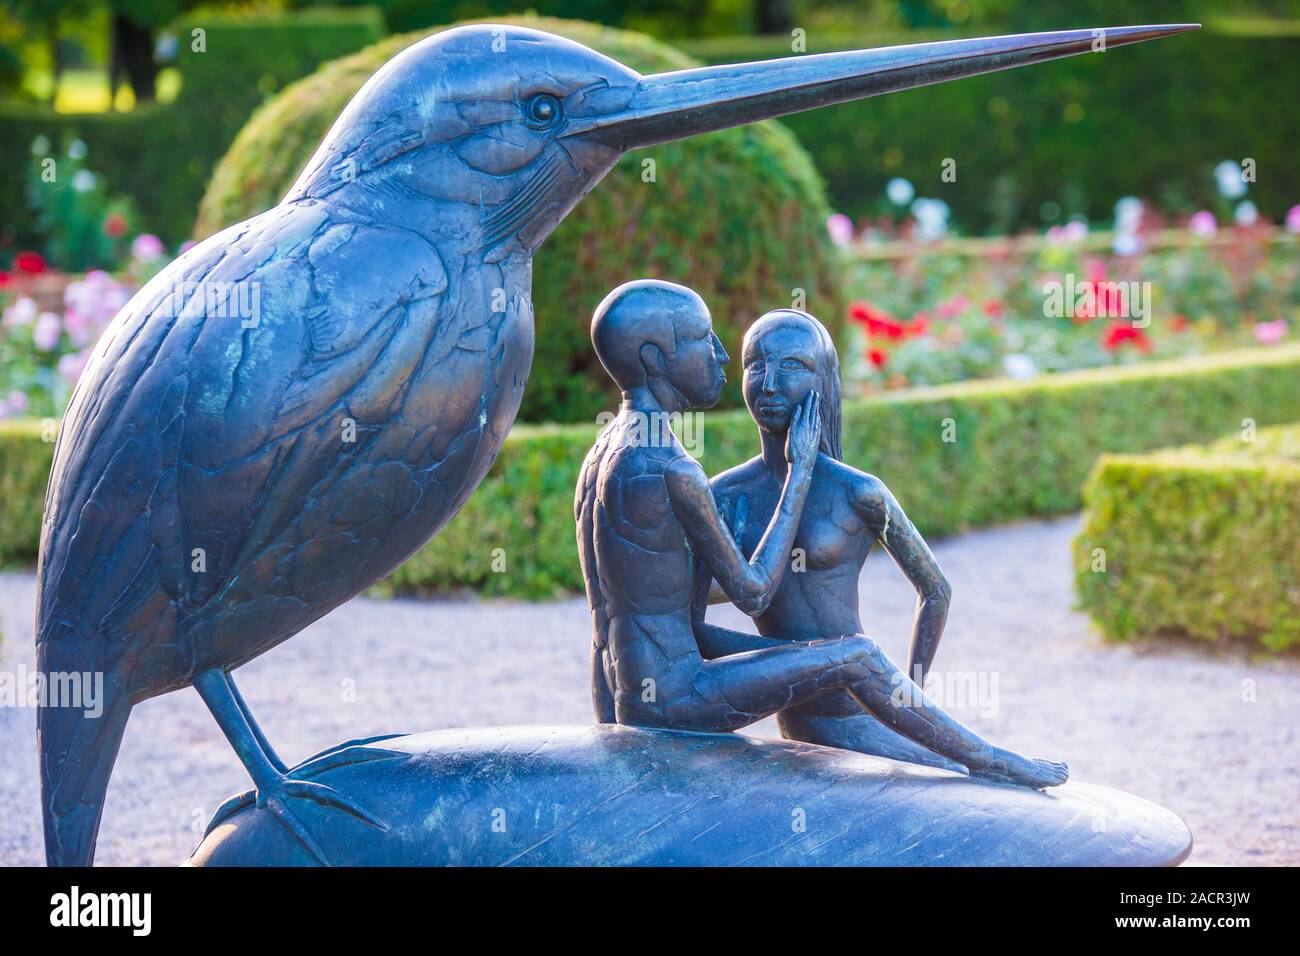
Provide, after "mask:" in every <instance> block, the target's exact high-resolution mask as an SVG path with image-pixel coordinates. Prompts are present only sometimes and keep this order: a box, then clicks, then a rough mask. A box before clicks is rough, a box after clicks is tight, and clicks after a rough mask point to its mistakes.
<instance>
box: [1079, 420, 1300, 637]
mask: <svg viewBox="0 0 1300 956" xmlns="http://www.w3.org/2000/svg"><path fill="white" fill-rule="evenodd" d="M1296 407H1297V406H1295V405H1293V406H1292V411H1293V412H1294V410H1295V408H1296ZM1084 499H1085V502H1086V504H1087V518H1086V521H1085V524H1084V526H1083V530H1082V531H1081V532H1080V534H1079V537H1078V538H1077V539H1076V541H1075V545H1074V551H1075V569H1076V582H1077V586H1078V591H1079V598H1080V603H1081V605H1082V607H1083V608H1084V609H1085V610H1087V612H1088V613H1089V614H1090V615H1091V616H1092V618H1093V620H1094V621H1095V622H1096V623H1097V626H1098V627H1099V628H1100V629H1101V631H1102V633H1103V634H1105V635H1106V637H1107V638H1110V639H1111V640H1117V641H1122V640H1127V639H1130V638H1134V637H1145V636H1150V635H1156V634H1162V633H1166V632H1169V633H1177V634H1183V635H1187V636H1190V637H1194V638H1200V639H1203V640H1216V639H1222V638H1245V639H1251V640H1257V641H1258V642H1259V643H1260V644H1262V645H1263V646H1264V647H1265V648H1267V649H1269V650H1272V651H1280V650H1284V649H1285V648H1287V647H1292V646H1296V645H1300V548H1298V547H1297V546H1296V539H1295V534H1296V528H1297V527H1300V425H1291V426H1283V427H1278V428H1268V429H1262V430H1261V431H1260V432H1259V433H1258V435H1257V440H1256V441H1253V442H1246V441H1242V439H1241V437H1239V436H1233V437H1231V438H1227V439H1224V440H1222V441H1219V442H1215V443H1214V444H1212V445H1209V446H1207V447H1197V446H1191V447H1188V448H1181V449H1175V450H1172V451H1165V452H1159V453H1156V454H1153V455H1129V456H1111V455H1107V456H1105V457H1103V458H1102V459H1101V460H1100V461H1098V463H1097V466H1096V469H1095V471H1094V472H1093V474H1092V477H1091V479H1090V480H1089V482H1088V485H1087V487H1086V489H1085V491H1084ZM1101 555H1104V559H1105V560H1104V565H1102V564H1099V562H1098V556H1101Z"/></svg>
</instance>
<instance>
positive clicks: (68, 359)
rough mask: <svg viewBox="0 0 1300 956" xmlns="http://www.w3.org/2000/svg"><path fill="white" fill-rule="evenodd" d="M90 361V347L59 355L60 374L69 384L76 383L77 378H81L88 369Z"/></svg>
mask: <svg viewBox="0 0 1300 956" xmlns="http://www.w3.org/2000/svg"><path fill="white" fill-rule="evenodd" d="M88 361H90V349H82V350H81V351H80V352H69V353H68V354H67V355H62V356H60V357H59V374H60V375H62V376H63V378H64V380H65V381H66V382H67V383H68V384H69V385H76V384H77V379H79V378H81V373H82V372H84V371H85V370H86V363H87V362H88Z"/></svg>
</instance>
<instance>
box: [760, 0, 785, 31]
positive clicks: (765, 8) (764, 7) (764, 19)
mask: <svg viewBox="0 0 1300 956" xmlns="http://www.w3.org/2000/svg"><path fill="white" fill-rule="evenodd" d="M754 21H755V26H757V27H758V32H759V33H762V34H765V35H771V34H776V33H789V32H790V31H791V30H793V29H794V15H793V13H792V12H791V10H790V0H754Z"/></svg>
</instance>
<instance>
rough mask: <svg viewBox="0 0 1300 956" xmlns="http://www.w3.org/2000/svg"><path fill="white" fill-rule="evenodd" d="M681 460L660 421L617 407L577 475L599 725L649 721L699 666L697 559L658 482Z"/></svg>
mask: <svg viewBox="0 0 1300 956" xmlns="http://www.w3.org/2000/svg"><path fill="white" fill-rule="evenodd" d="M652 419H653V420H652ZM685 456H686V452H685V450H684V449H683V448H682V447H681V445H680V444H679V443H678V441H677V438H676V436H674V435H673V433H672V431H671V429H670V428H669V427H668V425H667V422H666V421H662V420H658V418H657V416H647V415H646V414H645V413H642V412H639V411H637V410H635V409H631V408H628V407H626V406H625V407H624V408H623V409H622V410H621V411H620V412H619V415H618V417H617V418H616V419H615V420H614V421H613V422H612V423H611V424H610V425H609V427H608V428H607V429H606V431H605V432H604V434H602V435H601V437H600V440H599V441H598V442H597V443H596V445H595V446H594V447H593V448H592V450H591V452H590V453H589V454H588V455H587V459H586V461H585V462H584V463H583V466H582V477H581V479H580V481H579V483H578V495H577V500H576V502H575V515H576V517H577V521H578V536H579V537H578V553H579V559H580V560H581V562H582V569H583V576H584V578H585V579H586V582H587V596H588V599H589V600H590V601H591V603H592V610H593V615H594V619H593V626H594V628H595V635H594V638H595V644H594V647H593V670H592V678H593V684H594V686H593V698H594V700H595V702H596V708H597V715H598V716H599V717H600V718H601V719H602V720H614V719H615V715H616V713H622V714H630V713H642V712H644V711H646V710H649V711H651V712H654V714H646V715H644V716H654V715H657V714H658V712H659V711H660V710H661V708H660V707H659V706H657V705H658V704H659V703H660V701H661V700H662V699H664V696H663V695H666V699H669V700H671V699H673V698H675V697H676V696H677V692H683V691H686V690H687V689H688V688H689V684H690V675H691V674H693V673H694V671H695V670H696V669H698V667H699V664H700V661H701V659H700V655H699V649H698V647H697V646H696V643H695V637H694V633H693V630H692V627H691V613H690V605H691V592H692V589H693V587H694V584H695V577H696V568H695V558H694V556H693V554H692V553H691V550H690V548H689V546H688V544H687V541H686V536H685V534H684V532H683V531H682V527H681V524H680V523H679V522H678V520H677V517H676V515H675V514H674V513H673V509H672V504H671V502H670V500H669V497H668V487H667V484H666V482H665V472H666V470H667V469H668V468H670V467H671V466H672V464H673V463H674V462H675V461H677V460H679V459H681V458H683V457H685ZM597 605H599V607H597ZM638 677H639V680H638ZM661 685H662V686H661ZM679 685H680V686H679ZM602 690H603V691H604V692H605V694H607V695H608V697H607V698H605V699H603V700H602V698H603V697H605V695H603V694H602V693H601V691H602ZM616 702H617V704H618V706H617V707H615V703H616Z"/></svg>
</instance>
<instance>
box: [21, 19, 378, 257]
mask: <svg viewBox="0 0 1300 956" xmlns="http://www.w3.org/2000/svg"><path fill="white" fill-rule="evenodd" d="M195 28H202V29H203V30H204V31H205V33H204V37H203V40H204V44H205V49H204V51H203V52H195V51H194V50H193V49H192V35H191V31H192V30H194V29H195ZM174 29H175V31H176V32H177V34H178V36H179V39H180V44H179V45H180V52H179V55H178V62H177V66H178V67H179V69H180V71H181V75H182V84H181V92H180V94H179V96H178V97H177V98H176V101H175V102H174V103H167V104H155V105H151V106H142V107H139V108H137V109H134V110H132V111H131V112H129V113H87V114H65V113H55V112H54V111H53V110H50V109H48V108H47V107H44V106H38V105H35V104H17V103H3V104H0V167H2V168H4V169H7V170H9V171H10V173H11V175H12V176H13V177H15V179H16V181H19V182H21V179H22V171H23V170H26V169H28V167H29V166H30V165H31V163H32V161H33V158H32V155H31V145H32V142H33V141H34V140H35V139H36V138H37V137H38V136H43V137H45V139H46V140H47V141H48V142H49V143H51V144H52V146H53V148H55V149H58V148H60V146H61V145H62V144H64V143H65V141H66V140H67V139H69V138H70V137H76V138H79V139H81V140H82V141H83V142H85V143H86V145H87V156H86V166H87V167H88V168H89V169H91V170H93V171H94V172H95V173H96V174H97V175H99V176H100V177H102V178H103V180H104V182H105V184H106V186H107V188H108V189H109V191H110V192H113V193H120V194H122V195H125V196H128V197H130V198H131V200H132V201H133V203H134V205H135V207H136V209H137V210H138V211H139V213H140V217H141V226H142V228H143V229H144V230H145V231H148V232H153V233H156V234H158V235H160V236H162V237H163V238H164V239H166V240H167V241H168V242H179V241H180V240H182V239H184V238H186V236H188V235H189V233H190V230H191V227H192V226H193V222H194V218H193V217H194V210H195V209H197V208H198V203H199V200H200V198H201V197H202V196H203V188H204V184H205V183H206V182H207V180H208V176H209V175H210V173H211V172H212V167H213V165H214V164H215V163H216V161H217V160H218V159H219V158H220V157H221V154H222V153H223V152H225V150H226V148H227V147H228V146H229V145H230V142H231V140H233V139H234V137H235V134H236V133H237V132H238V131H239V128H240V127H241V126H242V125H243V124H244V122H245V121H246V120H247V119H248V117H249V115H250V114H251V113H252V112H253V110H254V109H255V108H256V107H257V105H258V104H259V103H261V102H262V101H263V100H265V99H266V98H267V97H268V96H270V95H272V94H273V93H275V92H276V91H278V90H280V89H282V88H283V87H284V86H285V85H286V84H288V83H290V82H292V81H293V80H296V79H298V78H299V77H301V76H305V75H306V74H308V73H310V72H311V71H312V70H314V69H315V68H316V67H317V66H319V65H320V64H321V63H324V62H326V61H328V60H332V59H334V58H335V57H339V56H342V55H344V54H346V53H351V52H352V51H353V50H357V49H360V48H361V47H363V46H365V45H367V44H369V43H373V42H374V41H375V40H377V39H379V38H380V37H381V36H383V34H384V27H383V18H382V16H381V15H380V14H379V12H378V11H376V10H373V9H369V8H363V9H351V10H311V11H303V12H300V13H295V14H273V15H259V16H255V17H239V16H235V15H233V14H189V15H187V17H186V19H184V20H182V21H180V22H178V23H177V24H176V25H175V27H174ZM50 188H69V185H68V182H67V181H66V177H61V178H60V180H57V181H56V182H55V183H54V184H53V185H52V186H51V187H50ZM0 222H3V223H5V225H6V226H9V225H10V224H12V227H13V229H14V242H15V243H16V244H17V245H18V246H19V247H24V246H39V242H40V236H39V235H38V234H37V233H36V231H35V223H34V222H33V217H32V216H31V214H30V213H29V212H28V211H27V209H26V205H25V202H24V198H23V193H22V190H21V189H20V188H14V189H5V190H0Z"/></svg>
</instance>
